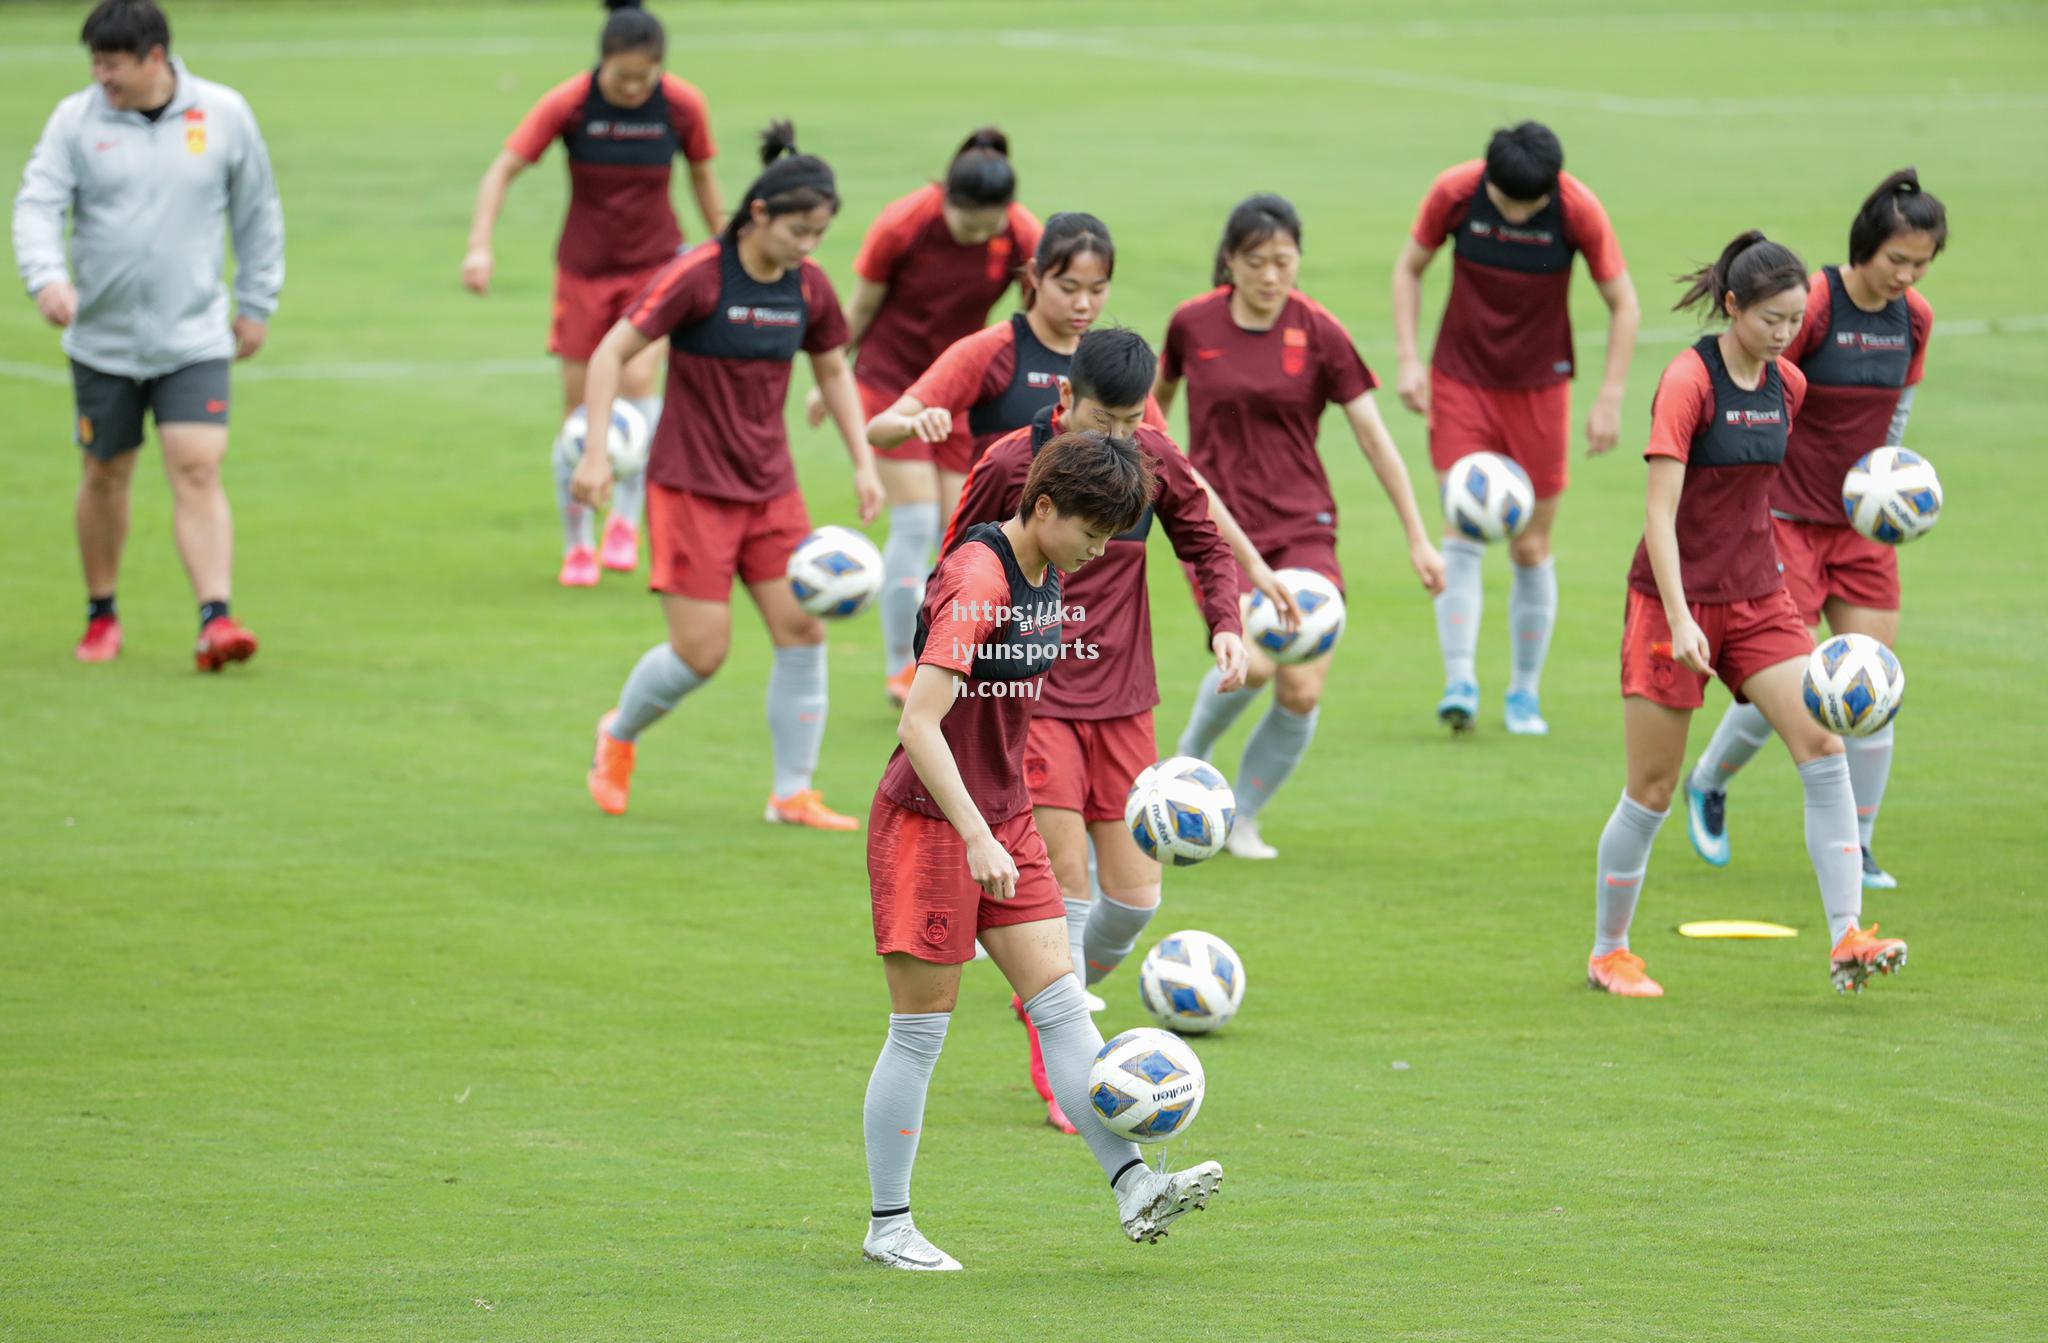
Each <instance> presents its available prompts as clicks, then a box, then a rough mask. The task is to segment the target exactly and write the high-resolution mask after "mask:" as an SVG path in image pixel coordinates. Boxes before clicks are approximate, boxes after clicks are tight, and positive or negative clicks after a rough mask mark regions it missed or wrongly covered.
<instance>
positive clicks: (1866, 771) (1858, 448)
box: [1685, 168, 1948, 890]
mask: <svg viewBox="0 0 2048 1343" xmlns="http://www.w3.org/2000/svg"><path fill="white" fill-rule="evenodd" d="M1947 241H1948V213H1947V211H1946V210H1944V209H1943V208H1942V204H1941V202H1940V201H1939V200H1938V199H1936V198H1935V197H1933V196H1930V195H1928V194H1927V193H1926V192H1924V191H1922V190H1921V189H1920V175H1919V174H1918V173H1916V172H1915V171H1914V170H1913V169H1911V168H1904V169H1901V170H1900V171H1898V172H1895V173H1893V174H1892V175H1891V176H1890V177H1887V178H1886V179H1885V180H1884V181H1882V182H1880V183H1878V186H1877V190H1875V191H1873V192H1871V193H1870V196H1869V198H1868V199H1866V200H1865V201H1864V202H1863V208H1862V209H1860V210H1858V211H1857V212H1856V218H1855V219H1854V220H1853V221H1852V222H1851V223H1850V225H1849V264H1848V265H1846V266H1824V267H1822V268H1821V269H1820V270H1819V271H1817V272H1815V273H1814V276H1813V278H1812V280H1811V281H1810V282H1809V284H1808V285H1807V290H1806V321H1805V323H1804V324H1803V325H1802V326H1801V327H1800V328H1799V337H1798V339H1796V340H1795V341H1793V342H1792V345H1791V348H1790V349H1788V350H1787V351H1786V357H1787V358H1789V359H1791V360H1792V362H1793V363H1795V364H1797V365H1799V370H1800V372H1802V373H1804V374H1805V375H1806V386H1807V398H1806V406H1805V408H1804V409H1803V410H1801V411H1800V414H1799V423H1798V424H1796V425H1795V426H1793V430H1792V441H1791V443H1790V444H1789V445H1788V446H1787V447H1786V449H1785V465H1784V467H1783V468H1782V469H1781V470H1780V471H1779V472H1778V478H1777V481H1776V483H1775V484H1774V485H1773V486H1772V489H1771V519H1772V521H1771V526H1772V529H1773V531H1774V532H1775V533H1776V536H1777V541H1778V557H1779V559H1781V560H1782V561H1784V564H1785V585H1786V587H1788V588H1789V589H1790V590H1791V593H1792V600H1793V602H1794V603H1795V604H1796V605H1797V606H1798V607H1799V614H1800V616H1801V618H1802V619H1804V620H1805V621H1806V623H1807V624H1808V625H1809V626H1813V627H1815V628H1816V629H1817V628H1818V626H1819V625H1820V622H1821V620H1822V618H1823V617H1825V618H1826V620H1827V624H1828V628H1829V629H1830V630H1832V631H1833V632H1834V633H1836V634H1867V635H1869V636H1870V637H1871V638H1873V639H1876V640H1877V641H1878V642H1879V643H1882V644H1884V645H1885V646H1886V647H1890V646H1891V645H1892V644H1893V642H1894V641H1895V640H1896V639H1897V638H1898V633H1899V556H1898V551H1897V550H1896V549H1894V548H1893V547H1891V546H1887V545H1883V544H1881V543H1879V542H1876V541H1872V540H1869V539H1867V538H1866V537H1864V536H1862V535H1860V534H1858V533H1857V532H1856V531H1855V530H1854V529H1852V528H1851V527H1850V526H1849V525H1848V521H1847V519H1846V518H1845V517H1844V516H1843V513H1842V479H1843V477H1844V476H1846V475H1848V474H1849V468H1850V467H1851V466H1853V465H1854V464H1855V462H1856V459H1857V458H1859V457H1861V456H1863V454H1865V453H1867V452H1869V451H1870V450H1871V449H1872V448H1873V447H1876V446H1878V445H1880V444H1883V445H1897V444H1899V443H1902V442H1904V441H1905V435H1906V416H1907V414H1908V413H1909V412H1910V411H1911V410H1912V408H1913V390H1914V388H1915V387H1917V386H1918V385H1919V382H1920V370H1921V367H1922V365H1923V364H1925V362H1926V360H1927V338H1928V335H1929V334H1930V332H1931V331H1932V330H1933V327H1934V309H1933V308H1932V307H1930V306H1928V303H1927V300H1926V299H1924V298H1922V297H1920V291H1919V290H1918V289H1916V288H1915V287H1914V286H1915V285H1917V284H1918V283H1919V282H1920V277H1921V276H1923V275H1925V274H1926V273H1927V267H1928V266H1929V265H1930V264H1932V262H1933V261H1934V258H1935V257H1936V256H1938V255H1940V253H1941V249H1942V246H1943V244H1945V243H1946V242H1947ZM1892 729H1893V724H1890V723H1887V724H1885V726H1884V727H1883V728H1881V729H1879V730H1878V731H1876V732H1874V733H1872V734H1871V735H1870V736H1868V737H1850V738H1848V739H1846V740H1845V741H1844V742H1843V743H1842V744H1843V746H1845V747H1846V748H1847V750H1848V754H1849V785H1850V788H1851V790H1852V791H1853V792H1854V793H1855V795H1856V826H1857V830H1858V838H1859V839H1860V840H1861V843H1862V849H1863V885H1864V887H1865V889H1868V890H1889V889H1891V888H1892V887H1894V886H1897V885H1898V884H1899V883H1898V881H1897V879H1896V878H1894V877H1893V876H1892V875H1891V874H1890V873H1889V872H1886V871H1885V870H1884V868H1883V867H1882V866H1880V865H1879V864H1878V861H1877V859H1876V858H1874V857H1872V856H1871V852H1870V839H1871V833H1872V831H1873V830H1875V828H1876V826H1877V809H1878V807H1879V806H1880V805H1881V804H1882V803H1883V801H1884V789H1885V784H1886V783H1887V782H1888V781H1889V780H1890V778H1891V772H1892ZM1770 735H1771V725H1770V723H1769V722H1768V721H1766V720H1765V718H1764V716H1763V715H1762V714H1760V713H1758V712H1757V711H1756V707H1755V706H1754V705H1749V704H1732V705H1730V706H1729V707H1728V711H1727V713H1725V714H1723V715H1722V717H1721V724H1720V726H1719V727H1717V728H1715V729H1714V736H1713V740H1711V741H1709V742H1708V743H1707V749H1706V751H1705V752H1704V753H1702V754H1701V756H1700V758H1699V761H1698V763H1697V764H1695V765H1694V766H1693V768H1692V772H1691V773H1690V774H1688V775H1687V776H1686V783H1685V802H1686V809H1685V810H1686V830H1687V833H1688V834H1689V835H1690V836H1691V838H1692V844H1693V848H1694V849H1696V850H1697V851H1698V852H1699V855H1700V857H1702V858H1704V859H1706V860H1707V861H1708V862H1709V863H1712V864H1713V865H1714V866H1716V867H1725V866H1726V865H1727V863H1728V856H1729V849H1730V845H1729V840H1728V823H1727V804H1728V798H1727V792H1726V790H1727V787H1728V781H1729V780H1730V779H1732V778H1734V777H1735V772H1736V771H1737V770H1739V769H1741V768H1742V767H1743V766H1744V765H1745V764H1747V763H1748V762H1749V759H1750V757H1751V756H1753V755H1755V754H1756V753H1757V751H1758V749H1759V748H1761V747H1762V746H1763V744H1764V743H1765V742H1766V741H1767V740H1769V739H1770Z"/></svg>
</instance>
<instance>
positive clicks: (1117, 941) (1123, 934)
mask: <svg viewBox="0 0 2048 1343" xmlns="http://www.w3.org/2000/svg"><path fill="white" fill-rule="evenodd" d="M1158 912H1159V906H1158V905H1157V904H1156V903H1155V904H1151V905H1147V906H1145V907H1144V908H1142V909H1141V908H1139V907H1138V906H1136V905H1127V904H1125V903H1123V901H1121V900H1118V899H1117V898H1116V897H1114V896H1109V895H1100V896H1097V897H1096V898H1095V904H1094V908H1093V909H1091V910H1090V911H1089V913H1088V936H1087V951H1088V982H1089V984H1090V985H1094V984H1098V983H1100V982H1102V981H1103V980H1105V979H1107V978H1109V974H1110V972H1111V971H1112V970H1115V969H1116V968H1117V967H1118V966H1119V965H1122V964H1123V963H1124V957H1126V956H1128V955H1130V954H1131V952H1132V950H1133V949H1134V948H1135V947H1136V946H1137V945H1138V937H1139V935H1140V934H1142V933H1143V932H1144V931H1145V925H1146V924H1148V923H1150V922H1152V916H1153V915H1154V914H1156V913H1158Z"/></svg>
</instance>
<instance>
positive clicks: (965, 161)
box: [946, 126, 1017, 210]
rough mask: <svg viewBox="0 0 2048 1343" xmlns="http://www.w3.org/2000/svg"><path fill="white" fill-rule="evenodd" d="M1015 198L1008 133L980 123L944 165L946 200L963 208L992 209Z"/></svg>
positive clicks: (1014, 174) (1015, 183)
mask: <svg viewBox="0 0 2048 1343" xmlns="http://www.w3.org/2000/svg"><path fill="white" fill-rule="evenodd" d="M1015 199H1017V170H1016V169H1014V168H1012V167H1011V166H1010V137H1009V136H1007V135H1004V134H1003V133H1002V131H1001V130H999V129H997V128H996V127H994V126H983V127H982V128H981V129H980V130H978V131H976V132H975V133H974V134H972V135H970V136H968V137H967V140H966V142H965V143H964V144H962V145H961V146H960V148H959V150H958V152H956V153H955V154H954V155H953V162H952V163H951V164H950V165H948V166H947V168H946V204H948V205H952V206H957V207H958V208H960V209H963V210H994V209H999V208H1001V207H1003V206H1006V205H1008V204H1009V203H1010V202H1011V201H1013V200H1015Z"/></svg>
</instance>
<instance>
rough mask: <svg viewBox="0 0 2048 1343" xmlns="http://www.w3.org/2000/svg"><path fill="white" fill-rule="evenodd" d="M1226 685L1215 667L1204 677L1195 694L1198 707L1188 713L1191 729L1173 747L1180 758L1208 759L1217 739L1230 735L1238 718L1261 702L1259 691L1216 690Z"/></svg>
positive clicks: (1181, 735) (1182, 732)
mask: <svg viewBox="0 0 2048 1343" xmlns="http://www.w3.org/2000/svg"><path fill="white" fill-rule="evenodd" d="M1222 682H1223V673H1222V672H1220V671H1217V670H1216V669H1215V668H1214V667H1211V668H1209V670H1208V671H1206V672H1204V673H1202V686H1201V689H1199V690H1197V691H1195V707H1194V708H1193V709H1191V710H1190V711H1189V712H1188V725H1187V727H1186V728H1184V729H1183V730H1182V731H1181V734H1180V744H1179V745H1178V746H1176V747H1174V751H1175V753H1176V754H1178V755H1194V756H1200V757H1201V758H1202V759H1204V760H1207V759H1208V758H1209V752H1211V751H1212V750H1214V749H1215V748H1216V739H1217V738H1218V737H1220V736H1222V735H1223V734H1224V733H1226V732H1228V731H1230V725H1231V724H1232V723H1235V722H1236V721H1237V716H1238V715H1239V714H1241V713H1243V712H1244V711H1245V710H1246V709H1247V708H1249V707H1251V702H1252V701H1253V700H1254V699H1257V698H1258V694H1259V692H1258V691H1256V690H1233V691H1231V692H1230V693H1229V694H1227V695H1226V694H1223V693H1222V692H1221V691H1219V690H1217V689H1216V687H1217V686H1218V685H1221V684H1222Z"/></svg>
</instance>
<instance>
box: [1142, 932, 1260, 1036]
mask: <svg viewBox="0 0 2048 1343" xmlns="http://www.w3.org/2000/svg"><path fill="white" fill-rule="evenodd" d="M1138 997H1139V998H1140V999H1141V1000H1143V1002H1144V1004H1145V1010H1146V1011H1147V1012H1150V1013H1151V1014H1152V1017H1153V1019H1154V1020H1155V1021H1157V1022H1158V1023H1159V1024H1160V1025H1162V1026H1164V1027H1166V1029H1168V1030H1170V1031H1179V1032H1180V1033H1181V1034H1182V1035H1206V1034H1208V1033H1209V1032H1210V1031H1213V1030H1217V1029H1220V1028H1221V1027H1222V1026H1223V1024H1224V1023H1225V1022H1227V1021H1229V1020H1230V1019H1231V1018H1232V1017H1234V1016H1236V1015H1237V1009H1238V1008H1239V1006H1241V1005H1242V1004H1243V1003H1244V962H1243V961H1240V960H1239V959H1238V958H1237V953H1236V952H1234V951H1232V950H1231V949H1230V944H1229V943H1228V942H1225V941H1224V940H1223V939H1222V938H1220V937H1215V936H1212V935H1211V934H1209V933H1199V932H1184V933H1175V934H1173V936H1171V937H1168V938H1164V939H1162V940H1161V941H1160V943H1159V945H1158V946H1156V947H1154V948H1152V950H1151V951H1150V952H1149V953H1147V955H1146V957H1145V963H1144V965H1143V966H1141V967H1140V968H1139V970H1138Z"/></svg>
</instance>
